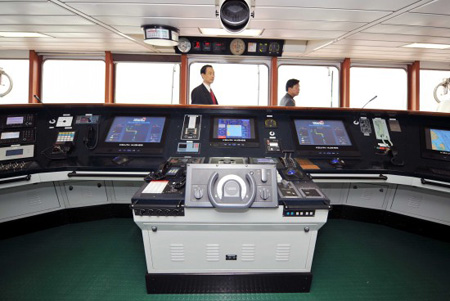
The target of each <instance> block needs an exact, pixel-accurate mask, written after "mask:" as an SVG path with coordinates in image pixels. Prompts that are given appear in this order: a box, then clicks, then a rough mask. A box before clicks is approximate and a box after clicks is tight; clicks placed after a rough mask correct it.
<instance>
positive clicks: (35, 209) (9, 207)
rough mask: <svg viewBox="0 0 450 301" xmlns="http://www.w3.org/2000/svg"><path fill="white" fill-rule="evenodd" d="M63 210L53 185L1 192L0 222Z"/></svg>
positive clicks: (38, 185)
mask: <svg viewBox="0 0 450 301" xmlns="http://www.w3.org/2000/svg"><path fill="white" fill-rule="evenodd" d="M59 208H61V205H60V202H59V199H58V196H57V194H56V190H55V186H54V185H53V183H42V184H36V185H25V186H19V187H14V188H7V189H2V190H1V191H0V221H7V220H12V219H16V218H22V217H26V216H30V215H34V214H40V213H44V212H48V211H53V210H56V209H59Z"/></svg>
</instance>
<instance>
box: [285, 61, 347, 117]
mask: <svg viewBox="0 0 450 301" xmlns="http://www.w3.org/2000/svg"><path fill="white" fill-rule="evenodd" d="M291 78H295V79H298V80H299V81H300V94H299V95H298V96H296V97H295V98H294V99H295V104H296V106H297V107H325V108H329V107H339V72H338V69H337V68H336V67H330V66H292V65H281V66H280V67H279V68H278V102H280V100H281V98H283V96H284V95H285V94H286V92H287V91H286V82H287V81H288V80H289V79H291Z"/></svg>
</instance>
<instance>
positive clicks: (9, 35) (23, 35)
mask: <svg viewBox="0 0 450 301" xmlns="http://www.w3.org/2000/svg"><path fill="white" fill-rule="evenodd" d="M0 37H4V38H50V36H47V35H45V34H42V33H37V32H18V31H14V32H8V31H3V32H0Z"/></svg>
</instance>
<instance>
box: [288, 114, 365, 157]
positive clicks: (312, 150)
mask: <svg viewBox="0 0 450 301" xmlns="http://www.w3.org/2000/svg"><path fill="white" fill-rule="evenodd" d="M293 125H294V128H295V134H296V141H297V149H298V150H300V151H301V155H303V156H320V157H337V156H359V152H358V149H357V147H356V145H355V144H354V142H353V139H352V137H351V136H350V134H349V132H348V131H347V129H346V127H345V124H344V122H343V121H342V120H330V119H328V120H325V119H294V120H293Z"/></svg>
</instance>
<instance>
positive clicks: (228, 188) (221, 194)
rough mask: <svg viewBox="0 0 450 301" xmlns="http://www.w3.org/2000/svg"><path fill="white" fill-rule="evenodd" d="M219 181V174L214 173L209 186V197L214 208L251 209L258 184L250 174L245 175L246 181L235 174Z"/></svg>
mask: <svg viewBox="0 0 450 301" xmlns="http://www.w3.org/2000/svg"><path fill="white" fill-rule="evenodd" d="M218 179H219V173H218V172H215V173H213V174H212V175H211V177H210V178H209V181H208V185H207V191H208V197H209V200H210V202H211V204H212V205H213V206H214V207H216V208H249V207H250V206H251V205H252V204H253V202H254V201H255V198H256V182H255V179H254V178H253V175H252V174H251V173H250V172H249V173H247V174H246V175H245V180H244V179H242V178H241V177H240V176H238V175H235V174H227V175H225V176H224V177H222V178H220V180H218ZM217 180H218V181H217ZM216 183H217V184H216Z"/></svg>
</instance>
